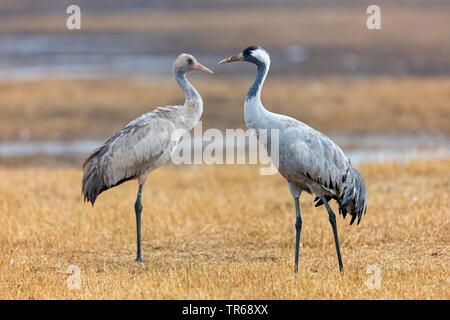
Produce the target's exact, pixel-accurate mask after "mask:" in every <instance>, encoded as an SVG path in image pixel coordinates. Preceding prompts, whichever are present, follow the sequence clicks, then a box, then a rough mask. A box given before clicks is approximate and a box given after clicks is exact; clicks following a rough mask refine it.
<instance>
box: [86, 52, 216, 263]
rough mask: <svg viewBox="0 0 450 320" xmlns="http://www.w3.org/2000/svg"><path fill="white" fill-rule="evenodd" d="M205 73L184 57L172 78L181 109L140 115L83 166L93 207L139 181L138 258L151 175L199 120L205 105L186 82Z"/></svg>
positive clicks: (163, 109)
mask: <svg viewBox="0 0 450 320" xmlns="http://www.w3.org/2000/svg"><path fill="white" fill-rule="evenodd" d="M192 70H202V71H205V72H209V73H213V72H212V71H211V70H209V69H208V68H206V67H204V66H203V65H201V64H200V63H199V62H197V60H196V59H195V58H194V57H193V56H192V55H190V54H185V53H183V54H181V55H179V56H178V58H177V59H176V60H175V62H174V64H173V75H174V77H175V79H176V81H177V82H178V85H179V86H180V87H181V89H183V91H184V94H185V99H186V100H185V103H184V105H182V106H167V107H159V108H157V109H155V110H154V111H152V112H149V113H146V114H143V115H141V116H140V117H139V118H137V119H135V120H133V121H131V122H130V123H129V124H128V125H127V126H126V127H125V128H123V129H122V130H121V131H119V132H117V133H116V134H115V135H114V136H112V137H111V138H110V139H109V140H107V141H106V142H105V143H104V145H103V146H101V147H100V148H98V149H96V150H95V151H94V152H93V153H92V154H91V155H90V156H89V157H88V158H87V159H86V161H85V162H84V164H83V171H84V175H83V182H82V192H83V194H84V200H85V201H88V202H89V201H90V202H91V203H92V205H94V203H95V200H96V199H97V197H98V195H99V194H100V193H102V192H103V191H105V190H108V189H110V188H112V187H115V186H117V185H119V184H121V183H123V182H125V181H128V180H132V179H137V181H138V183H139V190H138V194H137V198H136V202H135V205H134V209H135V214H136V229H137V257H136V261H138V262H141V261H142V254H141V212H142V208H143V207H142V204H141V195H142V187H143V186H144V183H145V181H146V180H147V177H148V176H149V174H150V172H152V171H153V170H155V169H156V168H158V167H160V166H161V165H163V164H165V163H166V162H167V161H168V160H169V159H170V156H171V154H172V152H173V151H174V149H175V147H176V146H177V144H178V142H179V139H178V138H180V137H177V133H180V132H186V131H189V130H191V129H192V128H193V127H194V126H195V125H196V123H197V122H198V121H199V120H200V117H201V115H202V112H203V101H202V98H201V96H200V94H199V93H198V92H197V90H195V88H194V87H193V86H192V84H190V83H189V81H188V80H187V78H186V73H187V72H189V71H192Z"/></svg>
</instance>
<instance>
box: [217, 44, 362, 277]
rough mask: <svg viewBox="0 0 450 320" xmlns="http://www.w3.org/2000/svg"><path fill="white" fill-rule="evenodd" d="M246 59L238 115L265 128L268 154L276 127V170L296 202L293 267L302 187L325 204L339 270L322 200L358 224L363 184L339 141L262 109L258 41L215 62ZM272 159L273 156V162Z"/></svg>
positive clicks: (266, 63)
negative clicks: (251, 69) (250, 73)
mask: <svg viewBox="0 0 450 320" xmlns="http://www.w3.org/2000/svg"><path fill="white" fill-rule="evenodd" d="M234 61H247V62H251V63H253V64H256V66H257V72H256V77H255V81H254V82H253V84H252V85H251V86H250V89H249V90H248V93H247V96H246V98H245V103H244V118H245V123H246V125H247V127H249V128H252V129H254V130H255V131H256V132H260V130H265V131H266V132H267V139H262V143H263V144H266V142H267V143H268V144H266V148H267V150H268V152H269V153H271V155H272V159H275V158H274V154H273V152H274V150H272V148H271V145H270V141H271V134H272V130H276V132H278V138H279V148H278V151H279V152H278V159H275V161H274V162H275V164H278V171H279V173H280V174H281V175H282V176H283V177H284V178H285V179H286V180H287V181H288V184H289V189H290V191H291V194H292V196H293V197H294V199H295V201H296V216H297V218H296V224H295V227H296V230H297V238H296V256H295V258H296V259H295V269H294V270H295V272H297V268H298V251H299V240H300V230H301V225H302V220H301V216H300V206H299V204H298V200H299V198H300V195H301V193H302V192H303V191H306V192H308V193H310V194H313V195H315V196H316V199H315V201H316V206H320V205H323V204H325V207H326V209H327V211H328V214H329V220H330V223H331V224H332V227H333V233H334V237H335V243H336V250H337V254H338V260H339V267H340V269H341V270H342V268H343V266H342V261H341V256H340V249H339V242H338V238H337V227H336V222H335V217H334V213H333V212H332V210H331V208H330V207H329V205H328V201H330V200H331V199H334V200H336V201H337V203H338V204H339V212H340V213H341V214H342V215H343V217H344V218H345V216H346V215H347V214H350V215H351V216H352V219H351V222H350V224H353V222H354V221H355V219H356V218H358V224H359V223H360V221H361V218H362V216H363V214H365V211H366V208H367V204H366V187H365V184H364V180H363V178H362V176H361V174H360V173H359V172H358V170H356V168H354V167H353V165H352V164H351V162H350V160H349V159H348V158H347V156H346V155H345V154H344V152H343V151H342V150H341V148H340V147H339V146H337V145H336V144H335V143H334V142H333V141H331V140H330V139H329V138H328V137H326V136H325V135H324V134H322V133H320V132H318V131H316V130H314V129H313V128H311V127H309V126H308V125H306V124H304V123H302V122H300V121H298V120H296V119H294V118H291V117H288V116H285V115H281V114H276V113H273V112H270V111H267V110H266V109H265V108H264V106H263V105H262V103H261V89H262V86H263V83H264V81H265V79H266V76H267V73H268V70H269V68H270V56H269V54H268V53H267V52H266V51H265V50H264V49H263V48H261V47H259V46H250V47H248V48H246V49H244V50H243V51H242V52H241V53H239V54H237V55H234V56H231V57H229V58H227V59H224V60H222V61H220V62H219V64H221V63H229V62H234ZM276 160H278V161H276Z"/></svg>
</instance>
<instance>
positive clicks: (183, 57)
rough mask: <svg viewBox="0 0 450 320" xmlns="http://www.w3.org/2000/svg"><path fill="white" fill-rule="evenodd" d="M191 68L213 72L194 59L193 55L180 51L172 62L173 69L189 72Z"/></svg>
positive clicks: (175, 71)
mask: <svg viewBox="0 0 450 320" xmlns="http://www.w3.org/2000/svg"><path fill="white" fill-rule="evenodd" d="M192 70H201V71H204V72H208V73H214V72H212V71H211V70H210V69H208V68H207V67H205V66H204V65H202V64H201V63H199V62H198V61H197V59H195V57H194V56H193V55H191V54H188V53H182V54H180V55H179V56H178V58H177V59H176V60H175V62H174V63H173V71H174V73H177V72H183V73H185V72H189V71H192Z"/></svg>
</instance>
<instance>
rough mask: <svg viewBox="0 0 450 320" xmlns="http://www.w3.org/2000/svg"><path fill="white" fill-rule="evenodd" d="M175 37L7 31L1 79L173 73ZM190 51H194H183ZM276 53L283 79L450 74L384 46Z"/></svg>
mask: <svg viewBox="0 0 450 320" xmlns="http://www.w3.org/2000/svg"><path fill="white" fill-rule="evenodd" d="M169 39H170V40H168V38H167V36H165V35H164V34H157V33H130V34H126V33H120V34H115V33H88V34H86V33H83V34H76V33H70V34H29V35H27V34H9V35H8V34H4V35H0V81H21V80H39V79H42V78H53V79H74V78H76V79H90V78H111V77H130V78H145V79H155V78H156V79H157V78H161V77H169V76H170V73H171V66H172V63H173V60H174V59H175V58H176V56H177V55H178V54H179V53H181V51H178V50H177V49H174V48H178V47H180V48H182V47H184V46H185V44H184V43H180V41H182V39H179V38H177V37H175V38H173V39H172V38H169ZM190 48H191V49H192V46H191V47H190ZM174 50H177V51H174ZM185 50H188V51H189V49H184V50H182V51H185ZM211 50H214V48H211ZM234 50H236V49H234ZM233 52H234V51H230V52H227V53H226V54H231V53H233ZM190 53H192V54H194V55H195V56H196V57H197V59H198V60H199V61H201V62H202V63H203V64H204V65H206V66H208V67H210V68H213V69H214V66H215V65H216V63H217V62H218V61H219V60H221V59H222V58H224V55H226V54H225V53H223V52H221V53H217V52H212V51H207V52H205V51H200V52H199V51H198V49H194V50H193V51H192V52H190ZM270 54H271V58H272V61H273V63H272V66H271V74H272V75H274V76H277V75H278V76H283V77H286V76H297V77H309V76H324V75H338V76H340V77H344V76H353V77H368V76H377V75H408V74H417V75H423V74H427V75H432V74H435V75H442V74H448V73H450V65H449V64H447V63H443V61H440V62H439V63H438V64H437V65H433V64H431V65H428V63H431V62H430V61H428V62H427V63H424V62H425V60H424V57H422V56H421V55H420V54H417V53H414V54H411V55H410V54H405V53H404V52H402V51H398V52H397V51H395V52H391V51H390V53H389V55H387V54H386V53H385V52H384V51H382V50H381V51H380V50H366V51H360V52H353V51H352V50H350V49H346V48H334V47H332V48H329V47H323V48H322V47H314V48H311V47H310V48H307V47H304V46H302V45H301V44H296V43H293V44H289V45H286V47H285V48H282V49H279V50H278V51H275V50H271V52H270ZM420 61H422V63H419V66H418V65H417V62H420ZM399 62H401V63H400V64H399ZM219 74H220V75H229V74H235V75H236V74H239V76H248V77H253V76H254V69H253V68H249V67H247V68H242V66H240V67H237V66H231V67H227V68H221V69H220V73H219Z"/></svg>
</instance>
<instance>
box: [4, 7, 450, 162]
mask: <svg viewBox="0 0 450 320" xmlns="http://www.w3.org/2000/svg"><path fill="white" fill-rule="evenodd" d="M71 4H76V5H79V6H80V8H81V30H68V29H67V28H66V19H67V18H68V16H69V15H68V14H66V8H67V7H68V6H69V5H71ZM371 4H377V5H379V6H380V8H381V27H382V29H381V30H369V29H367V27H366V19H367V18H368V16H369V14H367V13H366V9H367V7H368V6H369V5H371ZM248 45H261V46H263V47H264V48H265V49H266V50H267V51H268V52H269V53H270V54H271V60H272V64H271V71H270V74H269V77H268V79H267V81H266V85H265V87H264V89H263V94H262V99H263V102H264V104H265V106H266V107H267V109H269V110H271V111H274V112H279V113H284V114H288V115H290V116H293V117H296V118H298V119H300V120H301V121H303V122H305V123H307V124H309V125H311V126H312V127H314V128H316V129H318V130H320V131H322V132H324V133H326V134H328V135H330V136H331V137H332V138H333V139H335V140H336V142H338V143H339V144H341V145H342V146H343V148H344V149H345V151H347V152H348V153H349V155H350V158H351V159H352V160H353V161H355V162H362V161H384V160H394V161H405V160H408V159H416V158H436V157H439V158H450V139H449V135H450V125H449V124H450V77H449V76H450V2H449V1H446V0H391V1H364V0H340V1H335V0H277V1H269V0H239V1H238V0H216V1H206V0H191V1H182V0H165V1H156V0H150V1H143V0H131V1H119V0H96V1H92V0H84V1H74V0H72V1H65V0H40V1H29V0H1V1H0V111H1V115H0V165H1V166H6V167H16V166H47V167H54V166H80V165H81V163H82V160H83V158H84V157H85V156H86V155H87V153H89V152H90V151H92V150H93V149H94V148H95V147H97V146H99V145H100V144H101V143H102V141H104V140H105V139H106V138H108V137H109V136H110V135H112V134H113V133H114V132H115V131H117V130H120V129H121V128H122V127H123V126H124V125H126V124H127V123H128V122H129V121H131V120H132V119H134V118H135V117H137V116H139V115H140V114H142V113H145V112H148V111H151V110H153V109H154V108H155V107H157V106H160V105H171V104H182V103H183V101H184V97H183V93H182V91H181V90H180V89H179V88H178V87H177V85H176V83H175V82H174V81H173V80H172V78H171V67H172V63H173V60H174V59H175V58H176V56H177V55H178V54H179V53H181V52H188V53H191V54H193V55H195V56H196V57H197V59H198V60H199V61H200V62H201V63H202V64H204V65H206V66H207V67H209V68H211V69H213V70H214V71H215V74H214V76H209V75H206V74H201V73H191V74H190V75H189V77H190V79H191V82H192V83H193V84H194V86H195V87H196V88H197V89H198V91H199V92H200V93H201V95H202V97H203V100H204V103H205V110H204V115H203V129H204V130H205V129H207V128H211V127H214V128H219V129H225V128H245V124H244V120H243V101H244V97H245V93H246V91H247V89H248V87H249V85H250V83H251V82H252V79H253V77H254V74H255V69H254V66H252V65H250V64H242V63H241V64H231V65H224V66H222V65H220V66H219V65H217V62H218V61H219V60H221V59H223V58H225V57H228V56H230V55H231V54H234V53H237V52H239V51H240V50H242V49H243V48H245V47H247V46H248Z"/></svg>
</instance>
